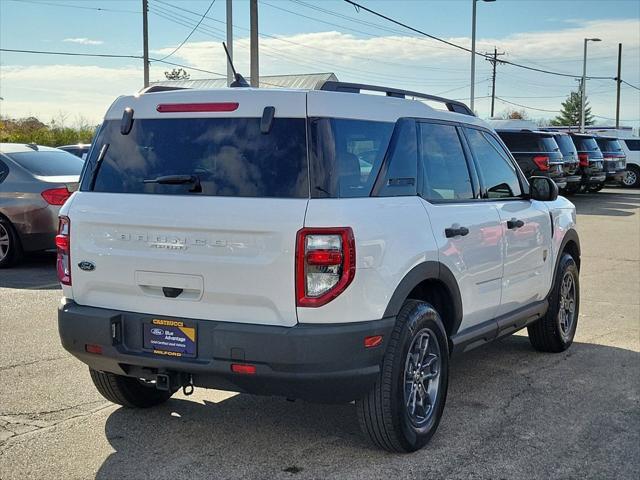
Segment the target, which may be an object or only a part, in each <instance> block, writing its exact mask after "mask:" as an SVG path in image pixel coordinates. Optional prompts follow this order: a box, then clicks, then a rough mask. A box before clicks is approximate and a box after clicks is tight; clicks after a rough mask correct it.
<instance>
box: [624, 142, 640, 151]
mask: <svg viewBox="0 0 640 480" xmlns="http://www.w3.org/2000/svg"><path fill="white" fill-rule="evenodd" d="M624 143H626V144H627V147H628V148H629V150H631V151H632V152H637V151H639V150H640V140H624Z"/></svg>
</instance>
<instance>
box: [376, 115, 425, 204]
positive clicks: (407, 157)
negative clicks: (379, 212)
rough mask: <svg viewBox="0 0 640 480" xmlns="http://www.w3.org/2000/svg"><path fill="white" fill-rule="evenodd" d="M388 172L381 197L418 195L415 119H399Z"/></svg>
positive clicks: (385, 174) (381, 189) (391, 147)
mask: <svg viewBox="0 0 640 480" xmlns="http://www.w3.org/2000/svg"><path fill="white" fill-rule="evenodd" d="M390 149H391V151H390V153H389V159H388V162H387V169H386V172H381V175H382V174H384V177H383V179H382V184H381V187H380V191H379V192H378V195H377V196H379V197H399V196H409V195H416V194H417V190H416V184H417V181H416V180H417V177H418V141H417V135H416V123H415V121H414V120H406V119H405V120H399V121H398V123H397V126H396V131H395V133H394V135H393V139H392V140H391V145H390Z"/></svg>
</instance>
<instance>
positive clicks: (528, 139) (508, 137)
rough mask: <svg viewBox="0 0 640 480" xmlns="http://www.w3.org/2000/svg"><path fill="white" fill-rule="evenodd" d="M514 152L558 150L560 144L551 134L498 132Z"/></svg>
mask: <svg viewBox="0 0 640 480" xmlns="http://www.w3.org/2000/svg"><path fill="white" fill-rule="evenodd" d="M498 135H500V138H502V140H503V141H504V143H505V144H506V145H507V147H508V148H509V150H510V151H512V152H557V151H558V145H557V144H556V142H555V140H554V139H553V137H552V136H550V135H540V134H536V133H525V132H498Z"/></svg>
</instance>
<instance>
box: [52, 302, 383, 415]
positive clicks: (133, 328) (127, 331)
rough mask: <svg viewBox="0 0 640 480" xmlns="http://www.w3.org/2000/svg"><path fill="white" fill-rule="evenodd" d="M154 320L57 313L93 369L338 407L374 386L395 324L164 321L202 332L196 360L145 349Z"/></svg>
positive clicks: (69, 306)
mask: <svg viewBox="0 0 640 480" xmlns="http://www.w3.org/2000/svg"><path fill="white" fill-rule="evenodd" d="M153 318H158V316H154V315H146V314H139V313H133V312H122V311H116V310H108V309H103V308H95V307H84V306H80V305H77V304H76V303H74V302H72V301H69V302H67V303H64V304H62V305H61V306H60V308H59V309H58V330H59V333H60V339H61V341H62V345H63V347H64V348H65V349H66V350H67V351H69V352H70V353H71V354H73V355H74V356H75V357H77V358H78V359H79V360H81V361H82V362H84V363H86V364H87V365H89V366H90V367H91V368H93V369H95V370H100V371H106V372H112V373H116V374H119V375H127V376H132V377H138V378H148V379H154V378H155V376H156V375H158V374H163V375H169V377H170V378H172V382H182V381H184V379H186V378H188V376H189V375H191V377H192V379H193V383H194V385H196V386H202V387H207V388H216V389H220V390H230V391H238V392H246V393H253V394H260V395H277V396H284V397H288V398H301V399H306V400H312V401H320V402H332V403H333V402H348V401H351V400H355V399H357V398H360V397H362V396H363V395H364V394H365V393H366V392H367V391H369V390H370V389H371V387H372V386H373V383H374V382H375V381H376V379H377V378H378V375H379V372H380V365H381V362H382V357H383V354H384V350H385V348H386V344H387V342H388V339H389V338H390V334H391V330H392V329H393V325H394V323H395V318H393V317H391V318H385V319H382V320H376V321H371V322H358V323H350V324H331V325H301V324H299V325H296V326H294V327H277V326H266V325H254V324H238V323H229V322H218V321H207V320H190V319H182V318H172V317H164V316H163V317H161V318H163V319H168V320H182V321H185V322H188V323H189V324H190V325H195V326H196V328H197V337H198V345H197V349H198V352H197V353H198V355H197V357H196V358H173V357H166V356H158V355H155V354H153V353H151V352H148V351H146V350H144V349H143V348H142V331H143V327H142V324H143V322H145V321H147V322H148V321H151V320H152V319H153ZM370 335H383V343H382V345H380V346H377V347H373V348H365V347H364V338H365V337H367V336H370ZM86 344H94V345H100V346H101V347H102V353H101V354H92V353H87V352H86V350H85V348H86V347H85V345H86ZM232 363H248V364H251V365H255V366H256V373H255V375H242V374H236V373H232V372H231V364H232ZM179 384H180V383H178V385H179ZM178 385H176V386H178Z"/></svg>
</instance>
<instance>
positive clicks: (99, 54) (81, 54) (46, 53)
mask: <svg viewBox="0 0 640 480" xmlns="http://www.w3.org/2000/svg"><path fill="white" fill-rule="evenodd" d="M0 52H11V53H29V54H38V55H61V56H70V57H100V58H133V59H136V60H140V59H142V58H143V57H142V55H116V54H107V53H74V52H53V51H45V50H20V49H15V48H0ZM149 60H150V61H152V62H159V63H164V64H166V65H173V66H175V67H182V68H189V69H191V70H195V71H198V72H204V73H211V74H214V75H219V76H221V77H225V78H226V74H222V73H220V72H214V71H212V70H204V69H202V68H197V67H192V66H190V65H183V64H181V63H175V62H168V61H166V60H163V59H160V58H152V57H150V58H149Z"/></svg>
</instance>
